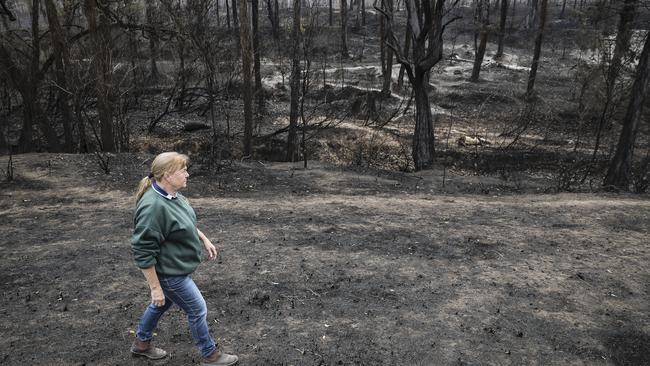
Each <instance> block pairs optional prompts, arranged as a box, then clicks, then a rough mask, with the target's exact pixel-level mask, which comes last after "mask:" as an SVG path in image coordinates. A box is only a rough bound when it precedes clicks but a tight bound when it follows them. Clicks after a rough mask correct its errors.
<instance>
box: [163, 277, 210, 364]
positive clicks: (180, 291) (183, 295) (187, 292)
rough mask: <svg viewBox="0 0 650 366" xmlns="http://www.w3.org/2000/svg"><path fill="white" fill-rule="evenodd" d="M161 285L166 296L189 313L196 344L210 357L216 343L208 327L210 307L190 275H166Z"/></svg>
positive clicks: (203, 353) (205, 355) (202, 353)
mask: <svg viewBox="0 0 650 366" xmlns="http://www.w3.org/2000/svg"><path fill="white" fill-rule="evenodd" d="M160 286H161V287H162V289H163V292H164V293H165V297H169V298H170V299H171V300H172V301H173V302H174V303H175V304H176V305H178V306H179V307H180V308H181V309H183V311H184V312H185V314H187V320H188V322H189V325H190V332H191V333H192V338H194V344H195V345H196V347H198V349H199V351H200V352H201V355H202V356H203V357H208V356H209V355H210V354H211V353H212V351H214V349H215V348H216V344H215V343H214V340H213V339H212V337H211V336H210V330H209V328H208V321H207V316H208V308H207V306H206V304H205V300H204V299H203V296H202V295H201V292H200V291H199V289H198V287H196V284H195V283H194V281H193V280H192V279H191V278H190V276H164V277H163V278H161V280H160Z"/></svg>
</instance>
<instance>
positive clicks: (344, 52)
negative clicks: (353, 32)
mask: <svg viewBox="0 0 650 366" xmlns="http://www.w3.org/2000/svg"><path fill="white" fill-rule="evenodd" d="M349 54H350V53H349V52H348V5H347V3H346V0H341V57H342V58H348V56H349Z"/></svg>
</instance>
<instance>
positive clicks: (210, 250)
mask: <svg viewBox="0 0 650 366" xmlns="http://www.w3.org/2000/svg"><path fill="white" fill-rule="evenodd" d="M203 247H204V248H205V251H206V254H207V257H208V260H214V259H217V254H218V252H217V248H216V247H215V246H214V244H212V242H211V241H210V239H208V238H205V239H204V240H203Z"/></svg>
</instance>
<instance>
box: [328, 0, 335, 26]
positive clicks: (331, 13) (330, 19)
mask: <svg viewBox="0 0 650 366" xmlns="http://www.w3.org/2000/svg"><path fill="white" fill-rule="evenodd" d="M329 11H330V12H329V25H330V27H331V26H333V25H334V9H333V8H332V0H330V4H329Z"/></svg>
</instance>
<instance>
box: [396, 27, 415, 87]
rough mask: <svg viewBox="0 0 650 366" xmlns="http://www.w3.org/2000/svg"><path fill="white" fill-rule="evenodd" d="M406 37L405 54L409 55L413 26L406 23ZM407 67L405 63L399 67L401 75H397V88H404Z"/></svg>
mask: <svg viewBox="0 0 650 366" xmlns="http://www.w3.org/2000/svg"><path fill="white" fill-rule="evenodd" d="M404 35H405V39H404V53H403V54H404V55H408V54H409V52H410V50H411V43H412V42H413V41H412V36H413V34H412V31H411V27H410V26H409V25H408V24H407V25H406V32H404ZM405 70H406V68H405V67H404V64H401V65H400V68H399V75H398V76H397V88H398V89H402V86H404V71H405Z"/></svg>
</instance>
